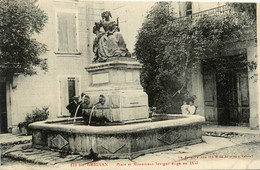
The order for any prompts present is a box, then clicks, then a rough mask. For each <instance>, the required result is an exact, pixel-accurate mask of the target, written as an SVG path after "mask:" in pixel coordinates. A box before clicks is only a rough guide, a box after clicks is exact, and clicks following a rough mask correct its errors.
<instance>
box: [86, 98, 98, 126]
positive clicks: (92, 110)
mask: <svg viewBox="0 0 260 170" xmlns="http://www.w3.org/2000/svg"><path fill="white" fill-rule="evenodd" d="M99 103H100V102H97V103H96V104H94V105H93V106H92V109H91V112H90V115H89V120H88V125H89V126H90V122H91V117H92V114H93V112H94V109H95V108H96V105H97V104H99Z"/></svg>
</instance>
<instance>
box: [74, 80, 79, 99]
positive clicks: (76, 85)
mask: <svg viewBox="0 0 260 170" xmlns="http://www.w3.org/2000/svg"><path fill="white" fill-rule="evenodd" d="M75 94H76V96H79V95H80V89H79V78H78V77H75Z"/></svg>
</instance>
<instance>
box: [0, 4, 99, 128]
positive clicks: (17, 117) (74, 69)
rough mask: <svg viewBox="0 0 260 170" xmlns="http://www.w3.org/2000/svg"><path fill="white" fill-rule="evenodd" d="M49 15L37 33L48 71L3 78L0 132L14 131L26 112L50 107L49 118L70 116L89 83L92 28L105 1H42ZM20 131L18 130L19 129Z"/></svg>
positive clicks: (36, 36)
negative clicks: (71, 103) (70, 108)
mask: <svg viewBox="0 0 260 170" xmlns="http://www.w3.org/2000/svg"><path fill="white" fill-rule="evenodd" d="M38 5H39V7H40V8H41V9H42V10H44V11H45V13H46V14H47V16H48V23H47V24H46V25H45V27H44V30H43V31H42V32H41V33H40V34H38V35H34V36H35V38H36V39H37V40H38V41H39V42H41V43H44V44H46V45H47V48H48V52H47V53H46V54H45V55H43V56H41V57H43V58H47V59H48V71H47V72H44V71H42V70H38V73H37V75H33V76H26V77H25V76H22V75H19V76H15V77H14V79H13V82H12V84H9V83H8V82H7V80H5V79H4V78H2V79H1V83H0V84H1V97H0V98H1V102H0V103H1V110H0V111H1V133H5V132H11V131H12V130H13V131H14V129H15V127H16V126H17V125H18V123H20V122H22V121H24V118H25V116H26V114H27V113H31V112H32V110H34V109H35V108H36V107H38V108H41V107H43V106H48V107H49V112H50V115H49V118H57V117H63V116H69V112H68V110H67V109H66V106H67V104H68V102H69V99H70V98H71V97H73V96H75V95H80V94H81V92H83V91H85V90H86V88H87V86H88V75H87V72H86V70H85V67H86V66H87V65H88V64H89V63H90V62H91V61H92V58H93V52H92V42H93V40H94V34H93V32H92V28H93V25H94V22H95V21H98V20H100V14H101V12H103V10H104V2H95V3H94V2H90V1H77V0H48V1H45V0H39V1H38ZM16 130H17V129H16Z"/></svg>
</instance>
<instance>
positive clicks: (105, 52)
mask: <svg viewBox="0 0 260 170" xmlns="http://www.w3.org/2000/svg"><path fill="white" fill-rule="evenodd" d="M101 17H102V20H101V21H100V22H96V23H95V26H94V27H93V33H94V34H96V38H95V40H94V43H93V52H94V53H95V58H94V62H105V61H107V59H108V58H111V57H131V54H130V53H129V51H128V50H127V48H126V44H125V41H124V39H123V36H122V35H121V34H120V33H119V31H120V29H119V27H118V23H116V22H115V21H112V20H110V18H112V16H111V13H110V12H109V11H105V12H103V13H102V14H101ZM101 28H103V30H101Z"/></svg>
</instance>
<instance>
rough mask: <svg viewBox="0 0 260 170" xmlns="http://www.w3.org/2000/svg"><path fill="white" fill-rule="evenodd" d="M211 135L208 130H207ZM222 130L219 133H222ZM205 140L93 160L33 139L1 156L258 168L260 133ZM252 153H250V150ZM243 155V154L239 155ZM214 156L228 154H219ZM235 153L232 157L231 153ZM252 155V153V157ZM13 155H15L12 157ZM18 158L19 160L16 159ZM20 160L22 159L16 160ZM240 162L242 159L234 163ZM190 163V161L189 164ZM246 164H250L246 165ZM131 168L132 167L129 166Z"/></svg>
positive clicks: (40, 162) (30, 162) (49, 163)
mask: <svg viewBox="0 0 260 170" xmlns="http://www.w3.org/2000/svg"><path fill="white" fill-rule="evenodd" d="M208 135H209V134H208ZM221 135H222V134H220V136H221ZM203 140H204V142H203V143H200V144H196V145H191V146H184V147H180V148H175V149H172V150H168V151H164V152H157V153H151V154H146V155H143V156H140V157H138V158H136V159H133V160H128V159H112V160H93V159H90V158H86V157H81V156H79V155H64V154H62V153H59V152H53V151H47V150H39V149H34V148H31V143H27V144H19V145H16V146H14V147H12V148H11V149H7V150H5V152H3V153H2V154H3V157H2V168H3V169H8V168H11V169H13V167H16V168H18V169H19V167H21V166H22V167H25V166H26V167H28V168H33V169H35V168H37V169H39V168H40V169H41V168H55V167H62V168H63V169H67V168H68V169H71V168H88V169H90V168H96V169H99V168H101V169H102V168H104V169H106V168H108V167H110V168H112V167H113V169H122V168H124V169H125V168H130V167H134V168H137V169H138V168H147V167H149V168H155V169H161V168H177V167H178V169H179V168H180V169H183V168H184V169H190V168H199V167H200V168H201V167H202V165H203V168H204V167H205V166H206V167H208V168H212V167H210V166H209V165H212V164H216V163H217V164H220V163H221V166H223V165H225V166H223V168H238V167H237V165H240V164H241V162H243V164H242V165H241V166H244V168H248V167H249V168H252V167H253V168H255V166H257V165H256V163H259V162H258V161H260V154H259V151H260V148H259V146H260V137H259V136H258V135H248V134H246V135H240V134H232V135H231V134H229V135H228V137H223V136H221V137H212V136H203ZM249 153H250V154H249ZM242 155H243V156H244V157H243V158H242V157H240V158H238V156H242ZM215 156H229V157H228V158H224V157H223V158H218V159H216V158H215ZM230 156H233V157H230ZM250 156H251V157H250ZM10 158H12V159H10ZM14 159H16V161H14ZM17 160H19V161H17ZM235 162H239V163H237V164H236V163H235ZM186 163H187V165H186ZM246 165H247V166H246ZM130 169H131V168H130Z"/></svg>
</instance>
